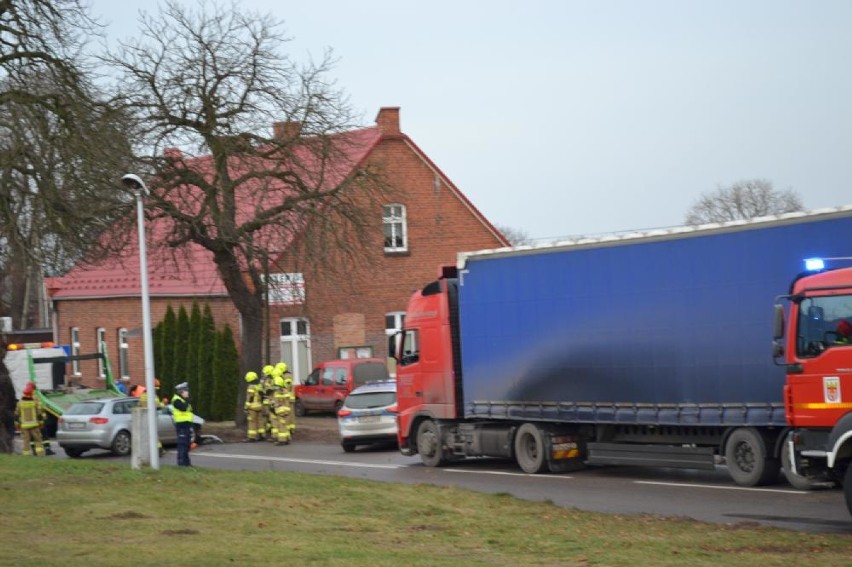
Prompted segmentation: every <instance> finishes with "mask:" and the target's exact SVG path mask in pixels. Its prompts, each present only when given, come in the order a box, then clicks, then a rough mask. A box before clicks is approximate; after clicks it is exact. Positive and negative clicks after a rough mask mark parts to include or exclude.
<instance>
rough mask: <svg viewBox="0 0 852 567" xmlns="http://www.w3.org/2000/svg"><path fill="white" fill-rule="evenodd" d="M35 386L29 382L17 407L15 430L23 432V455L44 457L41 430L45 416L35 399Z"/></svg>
mask: <svg viewBox="0 0 852 567" xmlns="http://www.w3.org/2000/svg"><path fill="white" fill-rule="evenodd" d="M33 392H35V384H33V383H32V382H27V385H26V386H24V390H23V392H22V393H21V400H20V401H19V402H18V404H17V405H16V406H15V429H20V430H21V442H22V444H23V446H22V447H21V454H22V455H35V456H37V457H38V456H44V454H45V451H44V439H42V436H41V428H42V427H43V426H44V420H45V417H46V416H45V414H44V410H43V409H42V407H41V404H40V403H39V401H38V400H37V399H35V398H34V397H33Z"/></svg>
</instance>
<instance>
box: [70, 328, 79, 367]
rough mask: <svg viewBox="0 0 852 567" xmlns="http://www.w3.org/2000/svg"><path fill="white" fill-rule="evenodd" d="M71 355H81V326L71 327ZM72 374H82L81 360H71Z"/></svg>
mask: <svg viewBox="0 0 852 567" xmlns="http://www.w3.org/2000/svg"><path fill="white" fill-rule="evenodd" d="M71 356H80V328H79V327H71ZM71 374H72V375H74V376H80V361H79V360H72V361H71Z"/></svg>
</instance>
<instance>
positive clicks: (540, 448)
mask: <svg viewBox="0 0 852 567" xmlns="http://www.w3.org/2000/svg"><path fill="white" fill-rule="evenodd" d="M515 460H516V461H517V462H518V466H519V467H521V470H523V471H524V472H525V473H527V474H538V473H541V472H544V471H545V470H546V469H547V455H546V449H545V445H544V432H543V431H542V430H541V429H539V428H538V427H537V426H536V425H535V424H534V423H525V424H523V425H522V426H521V427H519V428H518V432H517V433H516V434H515Z"/></svg>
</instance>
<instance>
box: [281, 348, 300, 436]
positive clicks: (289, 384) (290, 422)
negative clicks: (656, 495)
mask: <svg viewBox="0 0 852 567" xmlns="http://www.w3.org/2000/svg"><path fill="white" fill-rule="evenodd" d="M280 364H281V365H282V366H283V370H282V375H281V377H282V378H283V379H284V390H285V391H286V392H287V404H288V405H289V406H290V411H289V413H288V414H287V420H286V425H287V431H288V432H289V433H290V438H292V437H293V433H294V432H295V431H296V394H295V393H294V391H293V375H292V374H291V373H290V371H289V370H288V369H287V365H286V364H284V363H283V362H281V363H280Z"/></svg>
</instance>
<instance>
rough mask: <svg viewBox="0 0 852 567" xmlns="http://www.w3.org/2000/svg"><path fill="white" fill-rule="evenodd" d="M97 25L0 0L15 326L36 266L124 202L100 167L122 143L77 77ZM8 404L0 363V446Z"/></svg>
mask: <svg viewBox="0 0 852 567" xmlns="http://www.w3.org/2000/svg"><path fill="white" fill-rule="evenodd" d="M97 32H98V26H97V23H96V22H94V21H93V20H92V19H90V18H89V16H88V14H87V12H86V7H85V5H84V4H83V2H82V0H0V314H4V315H5V314H6V313H7V311H8V312H11V314H12V315H13V320H14V321H15V323H16V326H17V327H19V328H25V327H26V326H27V325H28V323H29V321H28V317H29V316H30V315H31V313H32V309H31V308H30V305H31V303H32V300H33V299H35V298H34V296H33V294H32V290H33V289H40V285H38V284H39V283H40V282H37V281H36V280H40V275H41V273H42V269H45V268H46V269H48V270H58V269H61V268H62V267H63V266H66V265H67V264H68V262H69V261H71V260H73V259H74V258H75V257H79V256H80V254H82V251H83V250H84V249H87V248H89V247H90V245H91V243H92V240H93V234H96V233H97V232H98V231H99V230H102V229H103V227H104V223H105V222H106V221H108V220H109V218H110V216H111V215H113V216H114V214H115V213H110V212H109V210H110V204H112V205H115V206H116V207H118V208H119V209H121V207H123V206H124V205H123V203H122V201H121V199H120V198H118V199H116V197H115V194H116V192H115V184H114V181H113V182H107V181H106V180H107V174H106V172H107V171H108V170H110V169H112V171H111V172H110V173H111V174H112V176H113V180H114V175H115V166H114V164H115V160H114V159H113V157H114V156H115V153H114V151H117V152H118V153H120V154H121V155H122V156H127V155H129V146H128V145H127V144H126V142H123V137H122V136H121V133H122V132H123V129H122V128H119V127H116V123H117V116H116V115H115V113H114V112H113V111H112V110H111V109H110V108H109V106H107V105H103V104H101V103H100V102H98V101H97V100H96V97H95V96H94V94H93V93H94V92H95V89H94V88H93V86H92V84H91V82H90V81H89V80H87V78H86V77H87V74H88V73H89V69H88V68H87V67H86V64H85V61H84V58H83V52H82V49H83V47H84V46H85V39H87V38H88V37H91V35H92V34H95V33H97ZM119 161H120V162H123V163H126V159H124V158H123V157H122V158H121V159H119ZM0 354H2V355H5V348H3V349H2V350H0ZM14 404H15V399H14V389H13V388H12V387H11V382H10V381H9V376H8V372H6V368H5V367H4V366H3V363H2V360H0V452H2V451H10V450H11V443H9V442H8V441H9V440H10V439H11V435H12V432H11V430H9V429H8V427H7V421H8V420H7V419H5V418H6V416H7V413H8V412H9V411H11V409H12V408H14ZM3 412H6V413H3Z"/></svg>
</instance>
